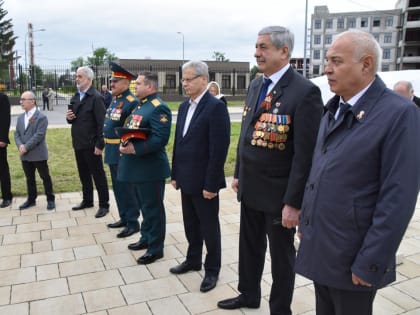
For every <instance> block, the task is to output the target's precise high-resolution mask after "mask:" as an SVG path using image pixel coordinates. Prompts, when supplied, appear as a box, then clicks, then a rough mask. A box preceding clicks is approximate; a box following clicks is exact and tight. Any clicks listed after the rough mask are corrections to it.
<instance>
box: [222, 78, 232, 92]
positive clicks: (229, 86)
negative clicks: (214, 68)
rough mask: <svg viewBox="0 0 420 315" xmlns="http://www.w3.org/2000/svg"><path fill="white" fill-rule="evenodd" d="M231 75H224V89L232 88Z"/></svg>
mask: <svg viewBox="0 0 420 315" xmlns="http://www.w3.org/2000/svg"><path fill="white" fill-rule="evenodd" d="M230 78H231V77H230V74H223V75H222V89H230V88H231V87H232V85H231V83H230Z"/></svg>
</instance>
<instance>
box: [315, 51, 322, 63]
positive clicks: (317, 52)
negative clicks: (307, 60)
mask: <svg viewBox="0 0 420 315" xmlns="http://www.w3.org/2000/svg"><path fill="white" fill-rule="evenodd" d="M314 59H316V60H319V59H321V51H320V50H318V49H316V50H314Z"/></svg>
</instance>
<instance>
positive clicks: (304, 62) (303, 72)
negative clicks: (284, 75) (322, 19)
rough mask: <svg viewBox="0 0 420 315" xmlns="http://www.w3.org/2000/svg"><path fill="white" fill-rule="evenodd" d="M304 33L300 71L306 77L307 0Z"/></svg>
mask: <svg viewBox="0 0 420 315" xmlns="http://www.w3.org/2000/svg"><path fill="white" fill-rule="evenodd" d="M304 33H305V35H303V36H304V37H305V38H304V41H303V71H302V74H303V77H305V78H306V76H307V73H306V67H307V66H308V65H307V64H306V49H307V48H306V44H307V41H308V38H307V37H308V0H306V4H305V32H304Z"/></svg>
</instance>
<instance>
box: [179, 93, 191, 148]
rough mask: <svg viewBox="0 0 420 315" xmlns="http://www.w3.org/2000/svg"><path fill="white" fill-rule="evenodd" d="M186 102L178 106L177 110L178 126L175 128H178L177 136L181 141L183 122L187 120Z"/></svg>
mask: <svg viewBox="0 0 420 315" xmlns="http://www.w3.org/2000/svg"><path fill="white" fill-rule="evenodd" d="M188 105H189V103H188V101H185V102H184V103H182V104H181V105H180V106H179V110H178V115H179V117H178V122H179V126H177V128H178V134H179V135H180V139H181V140H182V138H183V136H182V132H183V130H184V126H185V120H186V119H187V112H188Z"/></svg>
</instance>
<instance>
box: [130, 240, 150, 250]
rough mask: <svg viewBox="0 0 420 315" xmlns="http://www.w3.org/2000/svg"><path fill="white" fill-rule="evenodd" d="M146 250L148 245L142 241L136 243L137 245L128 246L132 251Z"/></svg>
mask: <svg viewBox="0 0 420 315" xmlns="http://www.w3.org/2000/svg"><path fill="white" fill-rule="evenodd" d="M146 248H147V243H146V242H142V241H138V242H135V243H131V244H128V249H131V250H142V249H146Z"/></svg>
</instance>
